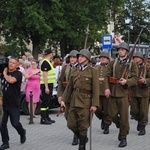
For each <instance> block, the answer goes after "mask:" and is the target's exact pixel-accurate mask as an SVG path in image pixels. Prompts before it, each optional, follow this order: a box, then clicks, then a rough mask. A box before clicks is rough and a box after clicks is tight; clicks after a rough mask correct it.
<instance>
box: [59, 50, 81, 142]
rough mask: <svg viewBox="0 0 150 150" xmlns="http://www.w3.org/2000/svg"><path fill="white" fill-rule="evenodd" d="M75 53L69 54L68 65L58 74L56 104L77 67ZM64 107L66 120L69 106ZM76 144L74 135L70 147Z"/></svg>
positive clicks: (76, 140) (74, 51)
mask: <svg viewBox="0 0 150 150" xmlns="http://www.w3.org/2000/svg"><path fill="white" fill-rule="evenodd" d="M77 53H78V51H77V50H72V51H71V52H70V53H69V56H68V57H69V60H70V63H69V65H65V66H63V68H62V70H61V74H60V77H59V82H58V102H59V103H60V102H61V100H62V95H63V93H64V91H65V88H66V86H67V84H68V81H69V77H70V74H71V71H72V70H73V69H75V68H77V67H78V62H77ZM66 107H67V109H66V111H65V118H66V120H67V116H68V110H69V106H68V105H66ZM77 144H78V138H77V137H76V135H74V136H73V141H72V145H77Z"/></svg>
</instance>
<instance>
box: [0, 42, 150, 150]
mask: <svg viewBox="0 0 150 150" xmlns="http://www.w3.org/2000/svg"><path fill="white" fill-rule="evenodd" d="M117 51H118V54H117V56H116V58H115V59H113V60H112V59H110V54H109V52H107V51H102V52H101V54H100V56H99V59H98V60H97V63H94V65H93V64H91V62H90V60H91V54H90V52H89V51H88V50H87V49H82V50H80V51H77V50H72V51H71V52H70V53H69V55H68V56H67V59H66V61H65V63H63V62H62V60H61V59H60V57H59V56H54V57H53V53H52V50H51V49H46V50H45V51H44V53H43V57H40V58H39V60H38V61H37V60H36V59H34V57H33V56H29V57H28V58H26V56H25V55H23V56H22V58H21V59H16V58H14V57H10V58H9V63H8V68H7V69H4V71H3V73H2V74H3V76H2V92H3V117H2V122H1V128H0V130H1V135H2V142H3V144H2V145H1V147H0V150H1V149H7V148H9V135H8V130H7V120H8V116H10V120H11V124H12V126H13V127H14V128H15V129H16V130H17V132H18V134H19V135H20V142H21V143H22V144H23V143H24V142H25V141H26V130H25V129H24V128H23V126H22V124H21V123H20V122H19V120H20V115H19V114H20V112H19V111H20V110H19V109H20V108H19V106H20V104H19V94H20V89H21V90H22V91H24V92H25V94H26V101H27V102H28V108H29V112H30V103H29V101H30V97H29V95H30V91H32V92H33V114H32V115H33V117H37V116H36V114H35V110H36V107H37V103H38V102H39V100H41V108H40V115H41V119H40V124H45V125H51V124H53V123H55V120H52V119H51V118H50V116H49V100H50V99H51V96H52V91H53V88H55V89H57V92H58V94H57V96H58V102H59V104H60V110H61V112H65V119H66V121H67V127H68V128H69V129H70V130H71V131H72V132H73V141H72V145H78V144H79V148H78V150H85V149H86V143H87V142H88V140H89V139H88V137H87V132H88V128H89V127H90V122H91V120H92V117H93V114H95V115H96V117H97V118H99V119H100V120H101V129H102V130H103V134H109V126H110V125H111V124H112V123H115V125H116V127H117V128H118V129H119V133H118V140H119V142H120V143H119V145H118V146H119V147H126V146H127V135H128V134H129V130H130V125H129V106H130V114H131V115H132V117H133V118H134V119H135V120H136V121H137V131H138V132H139V133H138V135H139V136H143V135H145V134H146V129H145V128H146V125H147V123H148V109H149V93H150V92H149V91H150V89H149V87H150V86H149V85H150V65H149V63H148V60H149V58H147V60H146V61H145V58H144V56H143V54H142V53H141V52H139V51H137V52H135V53H134V55H133V57H132V61H130V64H129V68H128V70H127V72H126V74H125V75H124V76H123V75H122V74H123V71H124V69H125V67H126V65H127V61H128V54H129V51H130V50H129V45H128V44H127V43H125V42H122V43H120V44H119V46H118V48H117ZM18 67H19V69H18ZM10 93H12V94H10ZM10 100H11V101H10Z"/></svg>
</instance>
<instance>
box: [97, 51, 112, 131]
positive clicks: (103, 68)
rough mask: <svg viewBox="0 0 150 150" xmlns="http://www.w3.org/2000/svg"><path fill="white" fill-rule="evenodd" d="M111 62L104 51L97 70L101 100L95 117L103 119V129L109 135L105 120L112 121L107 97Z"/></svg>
mask: <svg viewBox="0 0 150 150" xmlns="http://www.w3.org/2000/svg"><path fill="white" fill-rule="evenodd" d="M109 61H110V58H109V52H107V51H102V52H101V54H100V64H99V65H98V66H96V67H95V68H97V69H98V71H99V87H100V88H99V99H100V107H99V108H98V109H97V110H96V112H95V115H96V116H97V117H98V118H99V119H101V120H102V121H101V129H102V130H104V131H103V133H104V134H108V133H109V127H108V128H105V124H104V122H105V120H107V119H110V117H109V116H108V102H109V101H108V98H107V97H106V96H105V90H106V88H108V87H107V85H108V80H107V78H106V76H107V66H108V63H109Z"/></svg>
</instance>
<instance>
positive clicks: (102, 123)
mask: <svg viewBox="0 0 150 150" xmlns="http://www.w3.org/2000/svg"><path fill="white" fill-rule="evenodd" d="M104 128H105V123H104V120H103V119H102V121H101V129H102V130H104Z"/></svg>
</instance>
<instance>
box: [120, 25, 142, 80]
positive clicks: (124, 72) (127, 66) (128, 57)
mask: <svg viewBox="0 0 150 150" xmlns="http://www.w3.org/2000/svg"><path fill="white" fill-rule="evenodd" d="M142 31H143V27H142V29H141V31H140V33H139V35H138V37H137V39H136V41H135V43H134V46H133V49H132V51H131V52H129V53H128V56H127V61H126V64H125V68H124V71H123V73H122V75H121V78H125V77H126V75H127V74H128V71H129V66H130V63H131V60H132V57H133V54H134V51H135V48H136V44H137V42H138V41H139V38H140V36H141V34H142Z"/></svg>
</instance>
